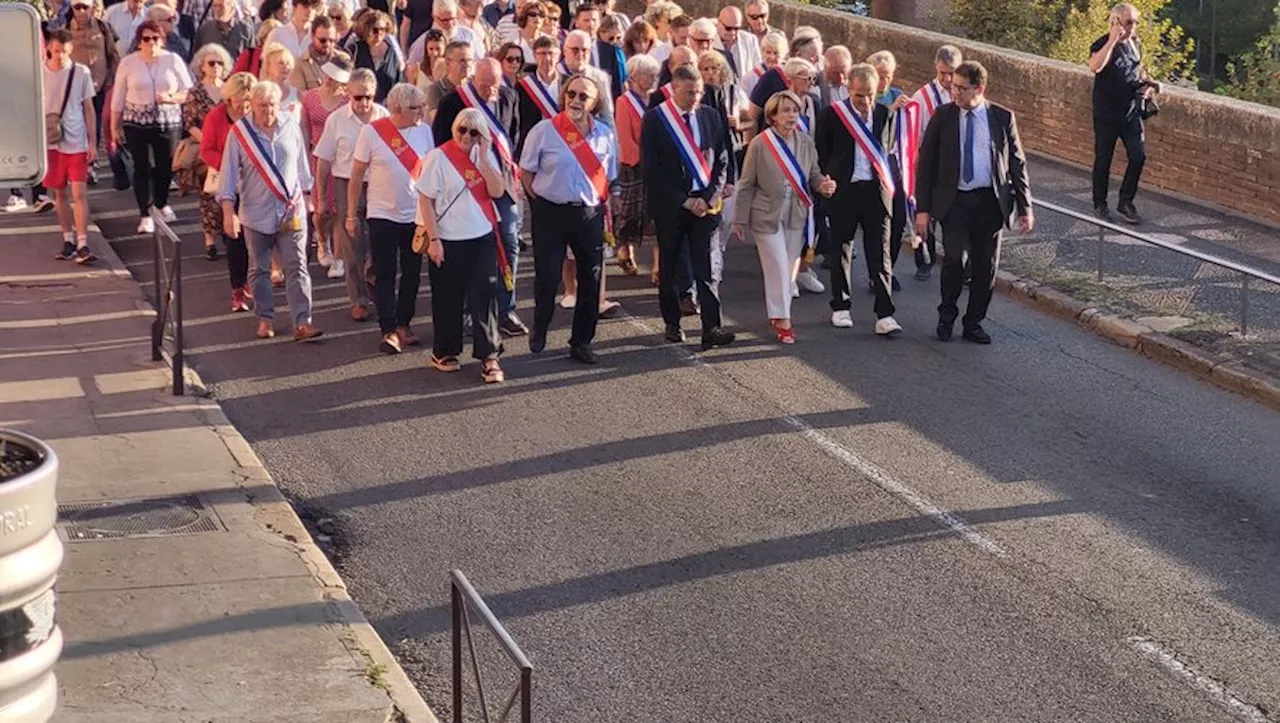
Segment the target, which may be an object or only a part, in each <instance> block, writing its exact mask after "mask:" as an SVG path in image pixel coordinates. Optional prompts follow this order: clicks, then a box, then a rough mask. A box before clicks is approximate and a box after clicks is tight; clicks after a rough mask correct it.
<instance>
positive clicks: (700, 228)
mask: <svg viewBox="0 0 1280 723" xmlns="http://www.w3.org/2000/svg"><path fill="white" fill-rule="evenodd" d="M655 216H657V218H655V219H654V223H655V225H656V226H657V232H658V306H659V307H660V308H661V309H662V321H663V322H664V323H665V324H666V325H667V326H677V327H678V326H680V294H681V293H682V292H683V289H682V288H681V284H680V278H679V276H680V275H679V273H677V271H678V263H679V259H680V255H681V254H682V253H686V254H688V257H689V261H690V263H691V264H692V266H693V284H694V287H695V288H696V289H697V293H698V305H699V306H700V307H701V312H702V333H703V334H705V333H707V332H708V331H710V330H711V329H714V328H716V327H718V326H720V323H721V321H720V289H719V284H717V283H716V281H715V279H713V278H712V276H711V239H712V237H713V236H714V235H715V233H716V230H717V229H718V228H719V226H720V217H719V216H710V215H708V216H703V217H702V218H698V217H697V216H694V215H693V214H692V213H689V212H688V211H687V210H685V209H684V208H675V209H672V210H671V211H670V212H664V213H661V214H655Z"/></svg>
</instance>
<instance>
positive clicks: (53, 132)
mask: <svg viewBox="0 0 1280 723" xmlns="http://www.w3.org/2000/svg"><path fill="white" fill-rule="evenodd" d="M75 82H76V66H75V65H74V64H73V65H72V66H71V72H69V73H67V87H66V89H65V90H64V91H63V93H62V107H61V108H59V109H58V112H57V113H45V114H44V137H45V143H46V144H48V145H51V146H54V145H57V144H59V143H61V142H62V114H63V113H66V112H67V101H69V100H71V86H72V85H75Z"/></svg>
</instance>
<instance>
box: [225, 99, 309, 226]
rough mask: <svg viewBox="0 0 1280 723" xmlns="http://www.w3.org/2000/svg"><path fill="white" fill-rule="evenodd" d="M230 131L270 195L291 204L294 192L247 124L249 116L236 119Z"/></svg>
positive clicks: (259, 137) (258, 137)
mask: <svg viewBox="0 0 1280 723" xmlns="http://www.w3.org/2000/svg"><path fill="white" fill-rule="evenodd" d="M280 130H281V129H280V128H279V127H277V131H276V132H277V133H278V132H280ZM231 132H232V133H234V134H235V136H236V139H237V140H238V141H240V147H241V148H243V149H244V152H245V155H247V156H248V157H249V162H250V163H252V164H253V167H254V168H256V169H257V171H258V174H259V175H261V176H262V180H263V182H264V183H266V184H267V188H268V189H270V190H271V195H273V196H275V197H276V198H277V199H279V200H280V202H281V203H283V204H285V205H291V204H292V203H293V200H294V197H295V194H294V193H293V191H290V190H289V187H288V186H287V185H286V184H285V182H284V176H283V175H281V173H280V169H279V168H276V164H275V162H274V161H272V160H271V156H270V154H268V153H267V147H266V146H265V145H264V144H263V142H262V137H261V136H259V135H258V133H257V131H255V130H254V129H253V127H252V126H251V125H249V117H248V116H245V117H243V118H241V119H240V120H238V121H236V123H235V125H233V126H231Z"/></svg>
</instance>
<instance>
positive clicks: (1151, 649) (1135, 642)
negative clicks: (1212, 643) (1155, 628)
mask: <svg viewBox="0 0 1280 723" xmlns="http://www.w3.org/2000/svg"><path fill="white" fill-rule="evenodd" d="M1128 642H1129V644H1130V645H1132V646H1133V647H1134V648H1136V649H1137V650H1138V652H1140V653H1142V654H1143V655H1146V656H1147V657H1148V658H1151V659H1152V660H1154V661H1156V662H1157V663H1159V664H1160V666H1161V667H1163V668H1164V669H1165V670H1167V671H1169V672H1170V673H1172V674H1173V676H1174V677H1176V678H1178V679H1180V680H1181V681H1182V682H1184V683H1186V684H1187V685H1189V686H1191V687H1192V688H1193V689H1195V690H1196V691H1199V692H1200V693H1202V694H1204V695H1205V696H1207V697H1208V698H1209V699H1210V700H1212V701H1213V702H1214V703H1215V704H1217V705H1218V707H1220V708H1222V709H1223V710H1225V711H1226V712H1228V713H1230V714H1231V715H1232V716H1234V717H1235V718H1237V719H1238V720H1242V721H1247V722H1248V723H1272V719H1271V718H1269V717H1267V714H1266V713H1263V712H1262V710H1261V709H1260V708H1258V707H1257V706H1255V705H1252V704H1250V703H1246V702H1244V701H1243V700H1240V698H1238V697H1236V694H1235V693H1234V692H1232V690H1231V689H1230V688H1228V687H1227V686H1225V685H1223V684H1222V683H1220V682H1218V681H1216V680H1214V679H1213V678H1211V677H1209V676H1208V675H1205V674H1204V673H1202V672H1200V671H1199V670H1196V669H1195V668H1194V667H1192V666H1190V665H1188V664H1186V663H1184V662H1182V661H1181V660H1179V659H1178V654H1177V652H1176V651H1174V650H1173V649H1171V648H1167V647H1165V646H1164V645H1161V644H1160V643H1158V642H1156V641H1154V640H1152V639H1151V638H1148V637H1146V636H1144V635H1135V636H1133V637H1130V638H1129V639H1128Z"/></svg>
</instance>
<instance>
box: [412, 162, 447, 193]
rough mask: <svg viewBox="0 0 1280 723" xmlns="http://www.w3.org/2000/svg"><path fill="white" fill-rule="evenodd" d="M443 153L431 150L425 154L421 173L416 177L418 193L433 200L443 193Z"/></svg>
mask: <svg viewBox="0 0 1280 723" xmlns="http://www.w3.org/2000/svg"><path fill="white" fill-rule="evenodd" d="M444 164H445V157H444V151H436V150H433V151H431V152H430V153H428V154H427V158H426V160H425V161H424V162H423V166H422V173H421V174H419V175H418V183H417V187H418V193H421V194H422V195H424V196H426V197H427V198H430V199H431V200H433V201H434V200H435V199H437V198H440V194H441V193H442V192H443V191H444V170H445V168H444Z"/></svg>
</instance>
